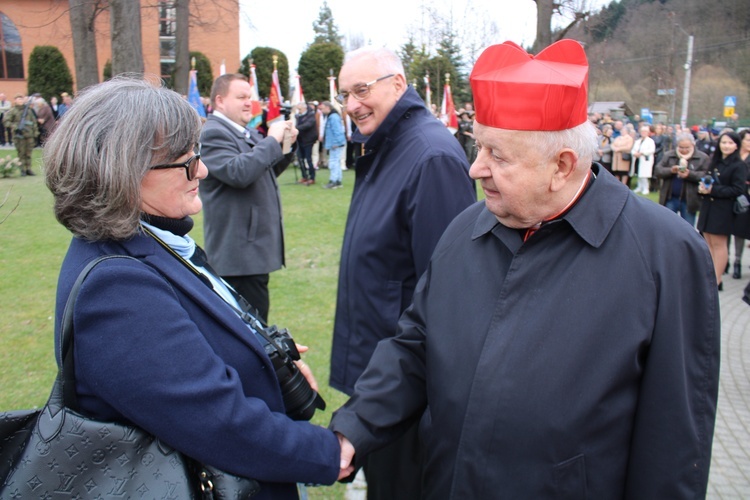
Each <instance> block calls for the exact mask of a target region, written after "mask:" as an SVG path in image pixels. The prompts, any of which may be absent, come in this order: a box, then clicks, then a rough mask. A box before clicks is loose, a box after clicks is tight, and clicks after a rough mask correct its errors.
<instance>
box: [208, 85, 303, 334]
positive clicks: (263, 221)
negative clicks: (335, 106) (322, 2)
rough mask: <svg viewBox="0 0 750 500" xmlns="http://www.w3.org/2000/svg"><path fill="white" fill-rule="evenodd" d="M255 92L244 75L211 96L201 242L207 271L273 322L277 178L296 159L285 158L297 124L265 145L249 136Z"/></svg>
mask: <svg viewBox="0 0 750 500" xmlns="http://www.w3.org/2000/svg"><path fill="white" fill-rule="evenodd" d="M251 90H252V88H251V87H250V83H248V81H247V78H246V77H245V76H244V75H240V74H226V75H222V76H220V77H219V78H217V79H216V80H215V81H214V84H213V87H212V88H211V105H212V107H213V110H214V112H213V114H211V115H210V116H209V117H208V120H207V121H206V123H205V125H204V126H203V131H202V132H201V143H202V145H203V149H202V151H201V153H202V155H203V163H205V165H206V167H207V168H208V177H206V178H205V179H204V180H203V181H201V186H200V193H201V199H202V201H203V214H204V218H203V221H204V222H203V234H204V238H205V249H206V253H207V254H208V255H209V256H210V257H209V263H210V264H211V266H212V267H213V268H214V269H215V270H216V272H217V273H219V274H220V275H221V277H222V278H224V280H225V281H227V282H228V283H229V284H230V285H232V286H233V287H234V288H235V290H237V292H239V293H240V295H242V296H243V297H245V299H247V301H248V302H249V303H250V304H251V305H252V306H253V307H255V308H256V309H257V310H258V314H259V316H260V318H261V319H262V320H264V321H267V319H268V310H269V307H270V304H269V298H268V281H269V274H270V273H271V272H272V271H276V270H277V269H281V267H282V266H283V265H284V233H283V227H282V217H281V197H280V195H279V187H278V184H277V183H276V177H278V176H279V175H281V173H282V172H283V171H284V170H285V169H286V168H287V166H288V165H289V163H290V162H291V161H292V156H293V154H294V153H292V152H290V153H289V154H286V155H285V154H283V152H282V143H283V141H284V135H285V133H288V134H289V135H290V137H291V139H292V142H294V141H296V138H297V129H296V128H295V127H294V126H293V125H292V123H291V122H288V121H287V122H285V121H281V120H278V121H275V122H273V123H272V124H270V125H269V127H268V135H267V137H265V138H264V137H263V136H262V135H261V134H260V133H258V132H257V131H254V130H253V131H250V130H246V129H245V126H246V125H247V124H248V122H249V121H250V119H251V118H252V108H251V102H250V99H251V96H252V93H251Z"/></svg>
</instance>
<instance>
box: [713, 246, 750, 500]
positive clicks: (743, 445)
mask: <svg viewBox="0 0 750 500" xmlns="http://www.w3.org/2000/svg"><path fill="white" fill-rule="evenodd" d="M749 253H750V249H747V248H746V249H745V252H744V255H743V257H744V259H743V264H742V274H743V277H742V279H741V280H735V279H732V277H731V276H730V275H724V291H723V292H719V297H720V300H721V378H720V380H719V406H718V411H717V415H716V430H715V431H714V448H713V455H712V457H711V473H710V476H709V480H708V494H707V495H706V498H708V499H722V500H724V499H734V498H750V306H748V305H747V304H746V303H745V302H743V301H742V290H743V289H744V287H745V285H746V284H747V282H748V281H750V269H748V267H747V265H748V263H750V255H748V254H749ZM732 261H733V259H732Z"/></svg>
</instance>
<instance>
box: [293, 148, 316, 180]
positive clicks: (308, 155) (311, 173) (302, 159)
mask: <svg viewBox="0 0 750 500" xmlns="http://www.w3.org/2000/svg"><path fill="white" fill-rule="evenodd" d="M312 148H313V145H312V144H308V145H306V146H303V145H302V144H299V145H298V146H297V158H298V159H299V169H300V171H301V172H302V178H304V179H312V180H315V167H314V166H313V161H312Z"/></svg>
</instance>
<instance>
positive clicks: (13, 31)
mask: <svg viewBox="0 0 750 500" xmlns="http://www.w3.org/2000/svg"><path fill="white" fill-rule="evenodd" d="M0 78H21V79H23V50H22V46H21V33H19V31H18V28H16V25H15V23H13V21H11V20H10V18H9V17H8V16H6V15H5V14H3V13H2V12H0Z"/></svg>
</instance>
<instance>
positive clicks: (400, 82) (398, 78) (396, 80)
mask: <svg viewBox="0 0 750 500" xmlns="http://www.w3.org/2000/svg"><path fill="white" fill-rule="evenodd" d="M393 84H394V85H395V86H396V91H397V92H398V95H399V96H401V95H402V94H403V93H404V92H406V87H407V86H408V84H407V83H406V78H404V75H394V76H393Z"/></svg>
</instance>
